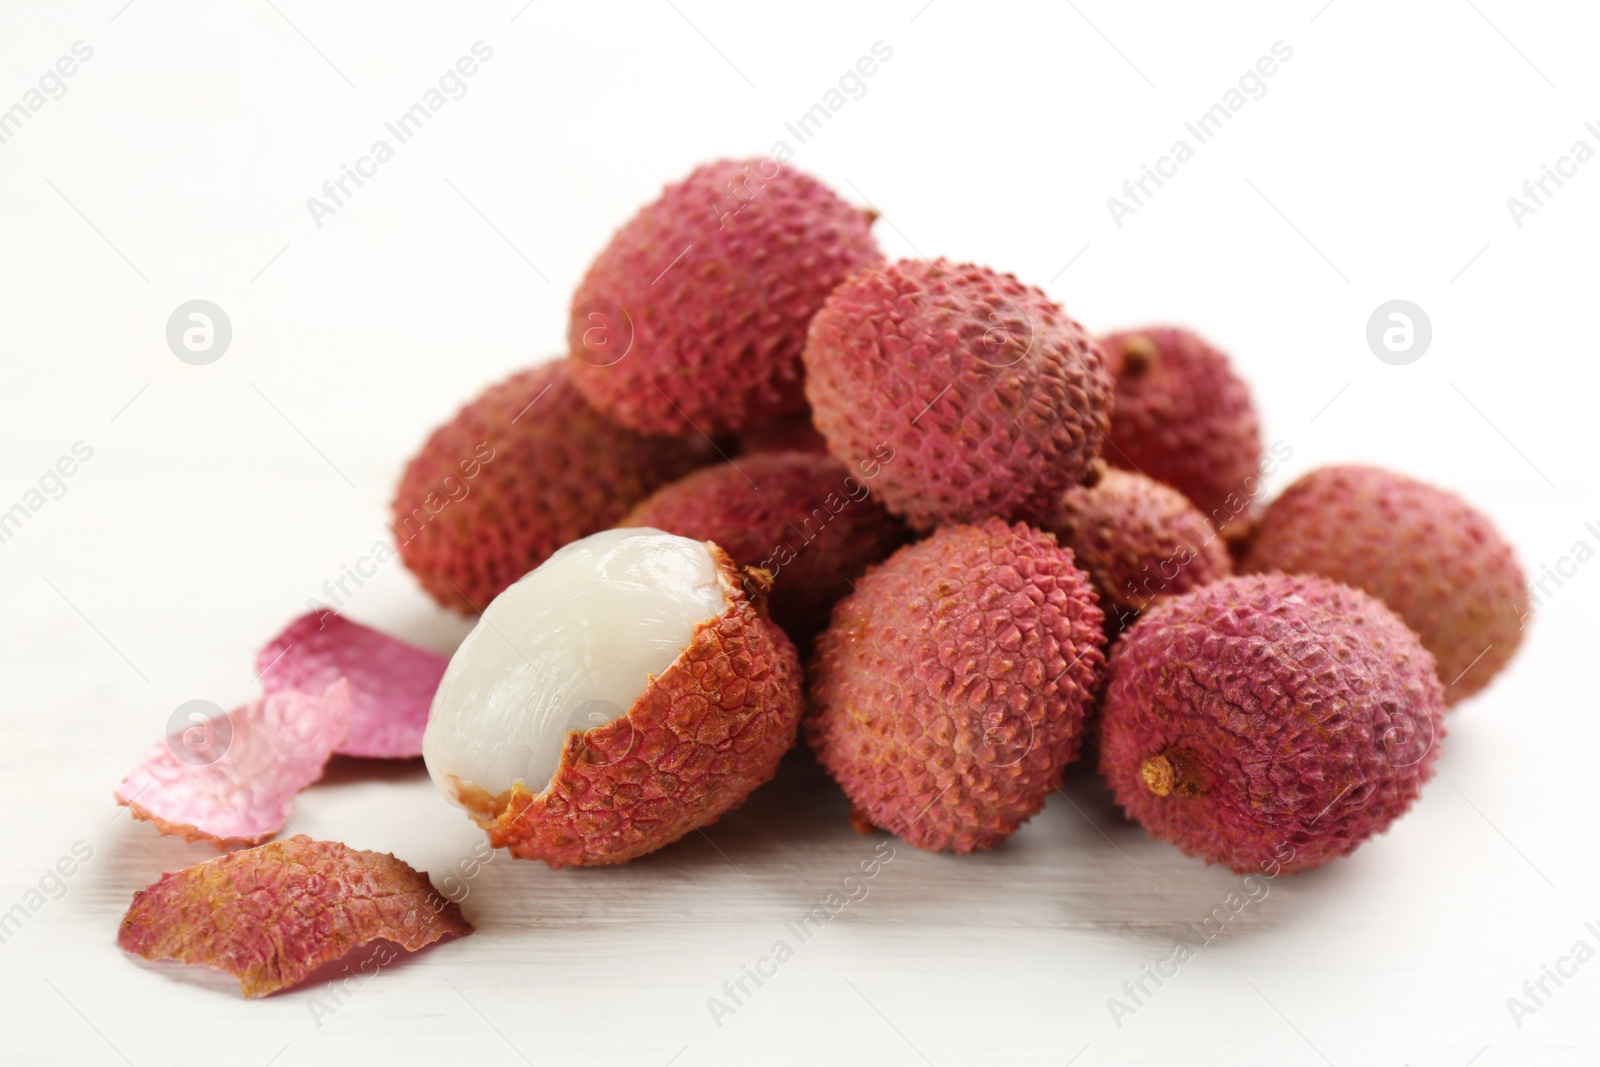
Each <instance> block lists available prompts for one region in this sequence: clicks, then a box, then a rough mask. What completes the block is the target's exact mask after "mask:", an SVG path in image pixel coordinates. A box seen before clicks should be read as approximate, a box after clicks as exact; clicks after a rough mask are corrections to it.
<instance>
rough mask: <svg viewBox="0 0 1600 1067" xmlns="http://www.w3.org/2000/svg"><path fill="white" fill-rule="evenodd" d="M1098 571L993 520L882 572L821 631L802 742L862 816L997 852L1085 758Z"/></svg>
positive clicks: (925, 843) (912, 837)
mask: <svg viewBox="0 0 1600 1067" xmlns="http://www.w3.org/2000/svg"><path fill="white" fill-rule="evenodd" d="M1102 623H1103V619H1102V616H1101V613H1100V609H1099V608H1098V607H1097V606H1096V604H1095V596H1094V592H1093V591H1092V589H1091V588H1090V585H1089V580H1088V578H1087V577H1086V576H1085V575H1084V574H1083V572H1082V571H1080V570H1079V569H1078V568H1077V567H1076V566H1075V565H1074V564H1073V561H1072V553H1071V551H1069V550H1068V549H1065V548H1061V547H1059V546H1058V545H1057V544H1056V542H1055V538H1054V537H1052V536H1051V535H1049V534H1046V533H1042V532H1040V531H1038V530H1035V529H1032V528H1030V527H1027V526H1024V525H1021V524H1018V525H1015V526H1008V525H1006V524H1005V523H1003V522H1001V521H999V520H997V519H991V520H989V521H987V522H985V523H983V524H982V525H980V526H961V527H950V528H945V529H941V530H939V531H938V532H936V533H935V534H934V535H933V536H932V537H930V538H929V539H928V540H926V541H923V542H920V543H918V544H915V545H909V546H907V547H905V548H902V549H900V550H899V551H898V552H896V553H895V554H894V555H893V556H891V557H890V558H889V559H888V560H887V561H885V562H884V563H882V564H880V565H879V566H877V567H875V568H873V569H872V570H871V571H869V572H868V574H867V575H866V577H864V578H863V579H861V581H860V582H859V583H858V589H857V591H856V592H855V593H852V594H851V595H850V596H848V597H846V598H845V599H844V600H842V601H840V602H839V604H838V605H837V606H836V607H835V608H834V613H833V621H832V623H831V624H830V626H829V627H828V629H827V630H825V631H824V632H823V633H822V634H821V635H820V636H819V637H818V639H817V652H816V657H815V661H814V663H813V664H812V669H811V697H812V709H811V711H810V713H809V715H808V717H807V719H806V724H805V726H806V737H807V740H808V741H809V743H810V745H811V747H812V749H813V751H814V752H815V753H816V756H817V759H818V761H819V762H820V763H821V764H822V766H823V767H824V768H826V769H827V771H828V773H829V774H830V775H832V776H833V778H834V779H835V780H836V781H837V782H838V783H839V785H840V787H841V788H843V790H844V792H845V795H846V796H847V797H848V798H849V799H850V802H851V804H852V805H853V806H854V808H855V809H856V814H855V818H856V819H857V820H859V821H861V822H864V823H870V824H872V825H876V826H879V827H882V828H883V829H886V830H889V831H891V832H892V833H895V834H898V835H900V836H901V837H903V838H905V839H906V840H907V841H909V842H910V843H911V844H913V845H916V846H917V847H919V848H925V849H932V850H941V849H946V850H951V851H955V852H971V851H973V850H975V849H982V848H989V847H992V846H993V845H995V844H997V843H999V842H1000V841H1002V840H1003V839H1005V838H1006V837H1007V836H1009V835H1010V834H1011V833H1013V832H1014V831H1015V830H1016V829H1017V828H1018V827H1019V826H1020V825H1021V824H1022V823H1023V822H1024V821H1026V820H1027V819H1028V818H1029V817H1031V816H1032V815H1033V814H1034V813H1035V812H1037V811H1038V810H1039V808H1040V807H1041V805H1042V804H1043V802H1044V798H1045V796H1046V795H1047V794H1048V793H1049V792H1050V791H1051V790H1052V789H1054V788H1056V786H1057V785H1058V784H1059V783H1060V781H1061V773H1062V768H1063V767H1064V766H1065V765H1066V764H1067V763H1068V762H1069V761H1070V760H1071V759H1073V757H1074V756H1076V754H1077V752H1078V746H1079V741H1080V738H1081V734H1082V727H1083V722H1084V717H1085V714H1086V712H1087V711H1088V709H1089V706H1090V704H1091V702H1092V700H1093V694H1094V692H1095V689H1096V685H1097V682H1098V679H1099V674H1100V669H1101V667H1102V664H1103V657H1102V652H1101V649H1102V647H1103V644H1104V640H1105V638H1104V635H1103V634H1102V632H1101V627H1102Z"/></svg>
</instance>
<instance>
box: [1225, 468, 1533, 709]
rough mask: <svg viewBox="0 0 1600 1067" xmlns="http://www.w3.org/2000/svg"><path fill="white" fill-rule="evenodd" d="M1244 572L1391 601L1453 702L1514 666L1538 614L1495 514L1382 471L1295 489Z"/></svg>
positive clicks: (1346, 471) (1337, 476) (1321, 475)
mask: <svg viewBox="0 0 1600 1067" xmlns="http://www.w3.org/2000/svg"><path fill="white" fill-rule="evenodd" d="M1239 569H1240V570H1241V571H1247V572H1250V571H1285V572H1288V573H1292V574H1320V575H1322V576H1323V577H1324V578H1331V579H1333V580H1334V581H1336V582H1343V583H1345V584H1346V585H1351V586H1354V587H1355V588H1357V589H1362V590H1365V591H1366V592H1368V593H1371V594H1372V595H1373V596H1375V597H1377V598H1378V599H1379V600H1382V601H1383V602H1384V603H1385V604H1387V605H1389V607H1391V608H1393V609H1394V611H1395V612H1396V613H1397V614H1398V615H1399V616H1400V617H1401V618H1402V619H1404V620H1405V621H1406V625H1407V626H1410V627H1411V628H1412V629H1413V630H1415V631H1416V632H1417V634H1418V636H1420V637H1421V638H1422V643H1423V644H1424V645H1426V646H1427V648H1428V651H1430V652H1432V653H1433V655H1434V657H1435V658H1436V659H1437V660H1438V661H1439V678H1440V680H1441V681H1443V682H1444V687H1445V689H1444V691H1445V700H1446V701H1447V702H1449V703H1451V704H1454V703H1455V702H1456V701H1458V700H1460V699H1462V698H1463V697H1467V696H1471V695H1472V694H1473V693H1476V692H1477V691H1478V690H1480V689H1482V688H1483V687H1484V686H1486V685H1488V684H1489V681H1490V679H1492V678H1493V677H1494V676H1495V675H1496V674H1497V673H1498V672H1499V671H1500V669H1501V668H1502V667H1504V666H1505V665H1506V664H1507V663H1508V662H1510V660H1511V657H1512V654H1513V653H1515V652H1516V650H1517V646H1518V645H1519V644H1520V643H1521V641H1522V621H1523V619H1524V618H1526V617H1527V615H1528V613H1529V605H1528V586H1527V580H1526V578H1525V577H1524V576H1523V572H1522V567H1521V566H1520V565H1519V564H1518V563H1517V556H1516V552H1515V550H1514V549H1513V548H1512V547H1511V545H1510V543H1509V542H1507V541H1506V540H1505V538H1504V537H1502V536H1501V535H1500V532H1499V531H1498V530H1496V529H1495V526H1494V523H1492V522H1491V521H1490V520H1489V518H1488V517H1487V516H1486V515H1484V514H1483V513H1482V512H1481V511H1478V510H1477V509H1476V508H1474V507H1473V506H1472V505H1471V504H1468V503H1467V502H1466V501H1464V500H1462V499H1461V498H1460V497H1458V496H1456V495H1455V494H1454V493H1449V492H1446V491H1445V490H1443V489H1436V488H1434V487H1433V486H1431V485H1427V484H1425V483H1423V482H1419V481H1417V480H1416V479H1414V478H1408V477H1406V476H1404V475H1401V474H1395V473H1393V472H1391V471H1386V470H1379V469H1377V468H1374V467H1356V466H1344V467H1324V468H1322V469H1320V470H1315V471H1312V472H1311V473H1309V474H1307V475H1305V476H1303V477H1301V478H1300V479H1299V480H1298V481H1296V482H1295V483H1294V484H1293V485H1291V486H1289V488H1287V489H1285V490H1284V491H1283V494H1282V495H1281V496H1279V497H1278V498H1277V499H1276V500H1274V501H1273V502H1272V504H1271V505H1270V506H1269V507H1268V508H1267V510H1266V513H1265V514H1264V515H1262V516H1261V518H1260V520H1259V521H1258V522H1257V523H1256V524H1255V527H1254V530H1253V532H1252V534H1251V537H1250V540H1249V543H1248V547H1247V549H1246V552H1245V557H1244V560H1243V562H1242V564H1241V566H1240V568H1239Z"/></svg>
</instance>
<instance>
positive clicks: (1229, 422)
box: [1100, 327, 1262, 529]
mask: <svg viewBox="0 0 1600 1067" xmlns="http://www.w3.org/2000/svg"><path fill="white" fill-rule="evenodd" d="M1100 346H1101V348H1102V349H1104V351H1105V356H1106V361H1107V363H1108V365H1109V366H1110V368H1111V373H1112V374H1113V375H1115V377H1116V380H1117V399H1116V404H1115V406H1114V408H1113V411H1112V416H1111V433H1110V439H1109V441H1108V442H1107V444H1106V449H1105V457H1106V461H1107V462H1108V463H1111V464H1112V465H1113V466H1117V467H1122V468H1123V469H1125V470H1135V471H1138V472H1140V473H1141V474H1144V475H1145V476H1147V477H1150V478H1153V479H1155V480H1156V481H1158V482H1162V483H1164V484H1166V485H1170V486H1172V487H1173V488H1174V489H1176V490H1178V491H1179V492H1180V493H1182V494H1183V495H1184V496H1186V497H1188V498H1189V499H1190V500H1192V501H1194V503H1195V506H1196V507H1198V508H1199V509H1200V510H1201V511H1203V512H1204V513H1205V514H1206V517H1207V518H1208V519H1210V521H1211V522H1212V524H1213V525H1215V526H1216V527H1217V528H1218V529H1221V528H1223V527H1224V526H1226V525H1228V524H1229V523H1230V522H1233V521H1234V520H1236V519H1242V518H1247V517H1248V515H1249V513H1250V509H1251V505H1252V502H1253V501H1254V499H1255V498H1256V497H1257V496H1259V495H1260V492H1261V486H1260V479H1261V460H1262V452H1261V427H1260V421H1259V420H1258V419H1257V417H1256V409H1255V405H1254V404H1253V403H1251V400H1250V389H1249V387H1248V386H1246V385H1245V383H1244V380H1243V379H1241V378H1240V377H1239V376H1238V375H1237V374H1235V373H1234V370H1233V366H1232V364H1231V363H1230V362H1229V361H1228V357H1227V356H1226V355H1224V354H1223V353H1222V352H1221V351H1220V350H1219V349H1216V348H1213V347H1212V346H1211V345H1209V344H1207V343H1206V342H1205V341H1204V340H1202V339H1201V338H1200V337H1199V336H1197V335H1195V334H1193V333H1191V332H1189V331H1188V330H1179V329H1173V328H1170V327H1156V328H1152V329H1145V330H1133V331H1128V332H1124V333H1113V334H1108V335H1107V336H1105V337H1102V338H1100Z"/></svg>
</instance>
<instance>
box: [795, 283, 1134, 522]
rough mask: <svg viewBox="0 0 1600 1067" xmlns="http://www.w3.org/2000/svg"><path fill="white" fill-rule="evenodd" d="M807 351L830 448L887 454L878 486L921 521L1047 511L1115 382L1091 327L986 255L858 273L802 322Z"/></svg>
mask: <svg viewBox="0 0 1600 1067" xmlns="http://www.w3.org/2000/svg"><path fill="white" fill-rule="evenodd" d="M805 363H806V375H807V377H806V396H807V398H808V399H809V400H810V402H811V408H812V418H813V420H814V421H815V422H816V426H817V429H818V430H820V431H821V432H822V435H823V437H825V438H827V441H828V447H829V449H830V450H831V451H832V452H833V454H834V455H835V456H837V457H838V458H839V459H840V460H841V461H843V462H844V463H846V464H849V465H851V466H855V465H856V464H859V463H863V462H872V461H873V460H874V458H875V457H876V458H878V459H882V457H883V456H884V455H887V456H889V459H888V460H887V461H884V462H883V469H882V473H881V474H880V475H879V477H878V478H877V480H876V483H875V488H876V490H877V491H878V492H880V493H882V495H883V499H884V503H885V504H886V505H887V506H888V508H889V510H890V511H893V512H895V513H896V514H899V515H902V516H904V517H905V519H906V520H907V521H908V522H910V523H911V525H912V526H914V527H916V528H917V529H919V530H929V529H932V528H933V527H935V526H939V525H946V524H953V523H964V522H981V521H982V520H983V519H985V518H988V517H991V516H998V517H1000V518H1002V519H1006V520H1008V521H1013V520H1020V521H1024V522H1038V521H1041V520H1042V519H1044V518H1046V517H1047V516H1048V515H1049V513H1050V511H1051V510H1052V509H1053V507H1054V506H1055V502H1056V500H1057V499H1058V498H1059V496H1060V494H1061V491H1062V490H1063V489H1065V488H1066V487H1067V486H1068V485H1071V484H1073V483H1075V482H1079V481H1082V480H1083V477H1084V475H1085V473H1086V472H1087V470H1088V467H1089V464H1090V463H1091V462H1092V461H1093V460H1094V458H1095V457H1096V456H1097V455H1098V454H1099V449H1100V442H1101V438H1102V436H1103V435H1104V433H1105V431H1106V428H1107V426H1108V425H1109V422H1108V420H1109V414H1110V401H1111V379H1110V377H1109V375H1108V374H1107V372H1106V369H1105V366H1104V364H1103V361H1102V359H1101V357H1100V354H1099V351H1098V350H1097V349H1096V348H1095V346H1094V342H1093V341H1092V340H1091V339H1090V338H1089V335H1088V334H1087V333H1085V332H1084V330H1083V328H1082V327H1081V326H1079V325H1078V324H1077V323H1076V322H1074V321H1073V320H1072V319H1070V318H1068V317H1067V315H1066V313H1065V312H1063V311H1062V310H1061V308H1060V307H1059V306H1057V305H1056V304H1055V303H1053V302H1052V301H1051V300H1050V299H1049V298H1048V297H1047V296H1045V295H1044V293H1042V292H1040V291H1039V290H1037V289H1034V288H1032V287H1031V286H1026V285H1023V284H1022V283H1021V282H1018V281H1017V280H1016V279H1015V278H1013V277H1012V276H1010V275H1009V274H998V273H996V272H994V271H991V270H988V269H986V268H983V267H975V266H970V265H958V264H953V263H947V262H945V261H944V260H934V261H931V262H923V261H917V260H905V261H902V262H900V263H895V264H892V265H887V266H882V267H874V268H871V269H868V270H864V271H861V272H860V273H858V274H856V275H855V276H853V277H852V278H850V279H849V280H848V281H846V282H845V283H844V284H843V285H841V286H839V288H837V289H835V290H834V292H833V294H832V295H831V296H829V297H828V302H827V303H826V304H825V305H823V308H822V310H821V311H820V312H818V313H817V317H816V318H815V319H813V320H812V322H811V332H810V336H809V339H808V341H807V344H806V352H805ZM886 450H887V451H886Z"/></svg>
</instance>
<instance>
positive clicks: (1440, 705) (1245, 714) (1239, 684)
mask: <svg viewBox="0 0 1600 1067" xmlns="http://www.w3.org/2000/svg"><path fill="white" fill-rule="evenodd" d="M1099 727H1100V732H1099V747H1100V771H1101V773H1102V774H1103V775H1104V776H1105V778H1106V781H1107V783H1108V784H1109V785H1110V786H1111V790H1112V792H1113V793H1114V794H1115V795H1116V798H1117V802H1118V803H1119V804H1121V805H1122V807H1123V808H1124V809H1125V810H1126V811H1127V813H1128V814H1129V815H1130V816H1131V817H1133V818H1134V819H1137V820H1138V821H1139V822H1140V823H1143V824H1144V827H1145V829H1147V830H1149V831H1150V833H1152V834H1153V835H1155V836H1156V837H1158V838H1161V839H1162V840H1165V841H1170V842H1172V843H1173V844H1175V845H1177V846H1179V847H1180V848H1182V849H1183V850H1184V851H1185V852H1187V853H1188V854H1189V855H1191V856H1199V857H1202V858H1203V859H1205V860H1206V861H1207V862H1212V863H1222V864H1225V865H1227V866H1229V867H1231V868H1233V869H1234V870H1235V871H1238V872H1240V873H1246V872H1256V873H1261V874H1266V875H1268V876H1269V877H1270V876H1275V875H1277V874H1278V873H1280V872H1292V871H1300V870H1305V869H1307V868H1310V867H1316V866H1318V865H1319V864H1321V863H1323V862H1325V861H1327V860H1329V859H1332V858H1334V857H1335V856H1342V855H1345V854H1347V853H1349V852H1350V851H1352V850H1353V849H1354V848H1355V847H1356V846H1357V845H1359V844H1360V843H1361V842H1362V841H1365V840H1366V839H1367V838H1369V837H1371V836H1372V835H1374V834H1376V833H1379V832H1381V831H1383V830H1384V829H1386V828H1387V827H1388V826H1389V824H1390V823H1391V822H1393V821H1394V820H1395V819H1396V818H1398V817H1399V816H1400V815H1401V814H1402V813H1404V812H1405V811H1406V809H1407V808H1409V807H1410V806H1411V804H1412V802H1413V801H1415V800H1416V799H1417V796H1418V794H1419V793H1420V792H1421V789H1422V785H1423V783H1424V782H1425V781H1427V779H1428V778H1429V777H1430V776H1431V775H1432V773H1433V762H1434V760H1435V759H1436V758H1437V756H1438V741H1439V739H1440V738H1441V737H1443V735H1444V698H1443V692H1442V690H1441V688H1440V685H1439V680H1438V678H1437V677H1436V675H1435V670H1434V662H1433V656H1431V655H1430V654H1429V653H1428V651H1427V649H1425V648H1423V647H1422V643H1421V642H1420V641H1418V640H1417V637H1416V635H1415V634H1413V633H1412V632H1411V631H1410V630H1409V629H1407V628H1406V625H1405V623H1403V622H1401V621H1400V618H1399V617H1398V616H1397V615H1395V614H1394V612H1392V611H1390V610H1389V609H1388V608H1387V607H1385V606H1384V605H1383V604H1382V603H1380V602H1379V601H1378V600H1376V599H1374V598H1372V597H1370V596H1368V595H1367V594H1365V593H1362V592H1360V591H1358V590H1355V589H1350V588H1348V587H1346V586H1342V585H1338V584H1336V583H1334V582H1330V581H1328V580H1326V579H1324V578H1318V577H1313V576H1309V575H1281V574H1275V575H1252V576H1248V577H1234V578H1223V579H1221V580H1219V581H1216V582H1213V583H1211V584H1210V585H1206V586H1202V587H1201V588H1199V589H1197V590H1195V591H1193V592H1191V593H1187V594H1185V595H1183V596H1179V597H1172V598H1170V599H1167V600H1164V601H1162V602H1160V603H1159V604H1157V605H1156V606H1155V607H1153V608H1151V609H1150V611H1149V612H1147V613H1146V614H1144V615H1143V616H1141V617H1140V619H1139V621H1138V622H1136V623H1135V624H1134V625H1133V628H1132V629H1131V630H1129V631H1128V633H1127V634H1125V635H1124V636H1123V638H1122V640H1121V641H1119V642H1118V643H1117V647H1116V649H1115V650H1114V651H1113V652H1112V655H1111V665H1110V668H1109V672H1108V681H1107V684H1106V693H1105V699H1104V703H1103V711H1102V714H1101V717H1100V720H1099Z"/></svg>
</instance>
